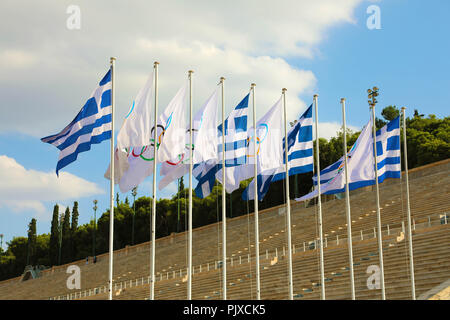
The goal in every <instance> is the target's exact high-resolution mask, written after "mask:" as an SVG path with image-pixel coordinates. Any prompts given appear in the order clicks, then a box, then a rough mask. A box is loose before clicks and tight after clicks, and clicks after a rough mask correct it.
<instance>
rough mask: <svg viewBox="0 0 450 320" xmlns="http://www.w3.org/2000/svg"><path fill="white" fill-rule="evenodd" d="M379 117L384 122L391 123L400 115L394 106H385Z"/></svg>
mask: <svg viewBox="0 0 450 320" xmlns="http://www.w3.org/2000/svg"><path fill="white" fill-rule="evenodd" d="M381 115H382V116H383V118H384V119H385V120H386V121H392V120H394V119H395V118H397V117H398V116H399V115H400V110H398V108H397V107H396V106H387V107H386V108H384V109H383V110H382V111H381Z"/></svg>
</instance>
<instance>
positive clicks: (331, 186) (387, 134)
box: [295, 117, 401, 201]
mask: <svg viewBox="0 0 450 320" xmlns="http://www.w3.org/2000/svg"><path fill="white" fill-rule="evenodd" d="M372 125H373V121H372V120H370V121H369V122H368V124H367V125H366V126H365V127H364V129H363V130H362V131H361V134H360V135H359V137H358V139H357V140H356V142H355V145H354V146H353V147H352V152H351V155H350V156H348V177H349V190H355V189H358V188H362V187H366V186H371V185H374V184H375V161H374V149H373V138H372ZM376 141H377V168H378V182H379V183H381V182H383V181H384V179H386V178H400V174H401V167H400V117H397V118H396V119H394V120H392V121H391V122H390V123H388V124H387V125H386V126H384V127H383V128H381V129H380V130H378V131H377V133H376ZM330 172H335V176H334V177H332V178H330V179H328V181H327V182H326V183H325V184H323V186H322V183H321V193H323V194H336V193H342V192H345V176H344V163H343V161H341V165H340V166H339V167H338V168H337V169H336V170H333V171H329V172H328V174H329V173H330ZM321 178H322V174H321ZM321 182H322V179H321ZM317 195H318V190H317V189H315V190H314V191H312V192H310V193H309V194H307V195H305V196H303V197H301V198H298V199H295V200H297V201H305V200H309V199H311V198H313V197H315V196H317Z"/></svg>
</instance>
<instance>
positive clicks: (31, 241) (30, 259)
mask: <svg viewBox="0 0 450 320" xmlns="http://www.w3.org/2000/svg"><path fill="white" fill-rule="evenodd" d="M36 238H37V236H36V219H34V218H33V219H31V222H30V223H29V224H28V254H27V265H30V264H31V265H34V264H35V262H36Z"/></svg>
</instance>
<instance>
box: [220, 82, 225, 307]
mask: <svg viewBox="0 0 450 320" xmlns="http://www.w3.org/2000/svg"><path fill="white" fill-rule="evenodd" d="M224 81H225V78H224V77H221V78H220V83H221V84H222V255H223V262H222V277H223V283H222V285H223V289H222V292H223V294H222V295H223V300H227V222H226V221H227V211H226V191H225V186H226V180H225V96H224V90H225V89H224Z"/></svg>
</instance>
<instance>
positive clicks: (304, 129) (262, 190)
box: [242, 105, 314, 200]
mask: <svg viewBox="0 0 450 320" xmlns="http://www.w3.org/2000/svg"><path fill="white" fill-rule="evenodd" d="M312 107H313V106H312V105H311V106H310V107H309V108H308V109H306V111H305V112H304V113H303V115H302V116H301V117H300V119H299V120H298V121H297V123H296V124H295V125H294V126H293V127H292V128H291V129H290V130H289V132H288V161H289V176H292V175H296V174H301V173H305V172H310V171H313V166H314V158H313V141H312V131H313V129H312V124H313V120H312ZM284 139H285V138H283V140H282V142H281V143H282V144H283V162H284V163H286V159H285V157H284V152H285V151H284V150H285V148H284V145H285V142H284ZM285 177H286V168H285V165H283V166H282V167H279V168H277V169H275V170H268V171H266V172H262V173H261V174H258V199H259V200H262V199H263V198H264V196H265V195H266V193H267V191H269V187H270V184H271V183H273V182H275V181H279V180H284V179H285ZM253 188H254V180H252V182H250V184H249V185H248V187H247V189H245V190H244V192H243V193H242V199H243V200H253V198H254V191H253V190H254V189H253Z"/></svg>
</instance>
